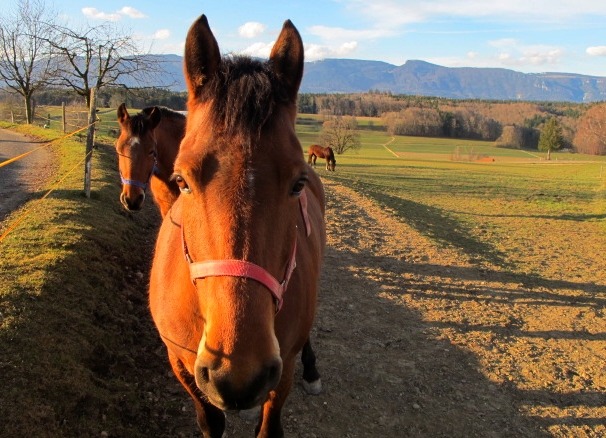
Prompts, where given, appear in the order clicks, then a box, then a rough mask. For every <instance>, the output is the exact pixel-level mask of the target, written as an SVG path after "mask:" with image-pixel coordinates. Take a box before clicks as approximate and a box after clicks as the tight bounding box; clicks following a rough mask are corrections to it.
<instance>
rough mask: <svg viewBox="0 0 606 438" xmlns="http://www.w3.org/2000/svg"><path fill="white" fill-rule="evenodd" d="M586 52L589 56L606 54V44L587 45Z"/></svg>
mask: <svg viewBox="0 0 606 438" xmlns="http://www.w3.org/2000/svg"><path fill="white" fill-rule="evenodd" d="M585 53H587V54H588V55H589V56H606V46H594V47H587V50H585Z"/></svg>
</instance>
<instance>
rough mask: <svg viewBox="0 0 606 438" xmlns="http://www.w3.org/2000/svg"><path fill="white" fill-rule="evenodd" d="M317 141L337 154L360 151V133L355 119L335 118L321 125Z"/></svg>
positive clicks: (346, 117) (347, 117)
mask: <svg viewBox="0 0 606 438" xmlns="http://www.w3.org/2000/svg"><path fill="white" fill-rule="evenodd" d="M319 141H320V143H321V144H322V145H324V146H330V147H331V148H332V149H333V151H335V153H337V154H339V155H340V154H342V153H343V152H345V151H348V150H357V149H360V146H361V144H360V133H359V132H358V122H357V121H356V118H355V117H349V116H335V117H332V118H330V119H328V120H327V121H325V122H324V123H323V124H322V132H320V138H319Z"/></svg>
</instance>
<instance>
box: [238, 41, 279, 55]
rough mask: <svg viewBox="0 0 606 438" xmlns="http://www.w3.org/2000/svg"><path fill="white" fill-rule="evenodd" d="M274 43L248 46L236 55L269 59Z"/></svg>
mask: <svg viewBox="0 0 606 438" xmlns="http://www.w3.org/2000/svg"><path fill="white" fill-rule="evenodd" d="M274 42H275V41H272V42H271V43H254V44H253V45H251V46H248V47H247V48H245V49H244V50H241V51H240V52H238V53H240V54H242V55H249V56H253V57H257V58H269V55H270V54H271V49H272V48H273V46H274Z"/></svg>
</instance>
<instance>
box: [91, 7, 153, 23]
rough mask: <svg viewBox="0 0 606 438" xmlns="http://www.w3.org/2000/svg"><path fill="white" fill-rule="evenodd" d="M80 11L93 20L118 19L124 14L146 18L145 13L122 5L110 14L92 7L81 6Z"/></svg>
mask: <svg viewBox="0 0 606 438" xmlns="http://www.w3.org/2000/svg"><path fill="white" fill-rule="evenodd" d="M82 13H83V14H84V15H85V16H86V17H88V18H92V19H93V20H106V21H120V20H121V19H122V16H124V15H126V16H127V17H130V18H147V15H145V14H144V13H143V12H141V11H139V10H137V9H135V8H131V7H130V6H124V7H123V8H122V9H120V10H118V11H116V12H114V13H111V14H108V13H107V12H102V11H100V10H99V9H97V8H92V7H88V8H82Z"/></svg>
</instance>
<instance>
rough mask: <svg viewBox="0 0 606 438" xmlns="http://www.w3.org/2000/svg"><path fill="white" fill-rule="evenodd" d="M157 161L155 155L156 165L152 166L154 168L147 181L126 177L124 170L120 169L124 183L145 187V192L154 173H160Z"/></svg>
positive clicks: (121, 179)
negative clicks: (123, 174) (123, 173)
mask: <svg viewBox="0 0 606 438" xmlns="http://www.w3.org/2000/svg"><path fill="white" fill-rule="evenodd" d="M156 163H157V161H156V158H155V157H154V167H152V170H151V172H150V173H149V176H148V177H147V182H141V181H137V180H136V179H126V178H124V176H122V171H120V181H122V184H124V185H129V186H135V187H139V188H141V189H143V191H144V192H145V191H146V190H147V186H148V185H149V182H150V181H151V177H152V175H157V174H158V166H157V165H156Z"/></svg>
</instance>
